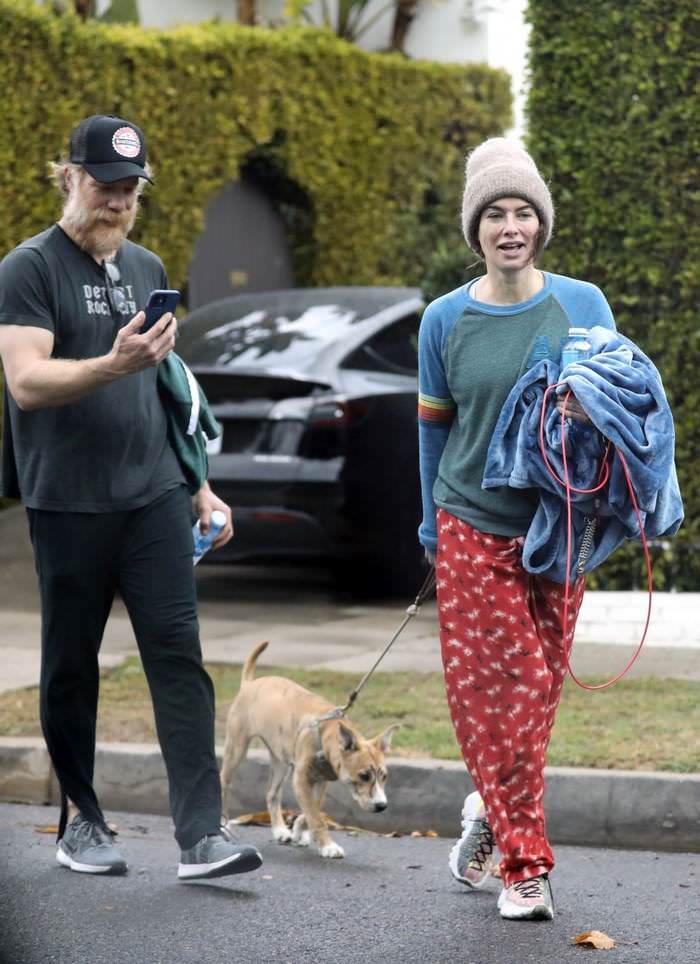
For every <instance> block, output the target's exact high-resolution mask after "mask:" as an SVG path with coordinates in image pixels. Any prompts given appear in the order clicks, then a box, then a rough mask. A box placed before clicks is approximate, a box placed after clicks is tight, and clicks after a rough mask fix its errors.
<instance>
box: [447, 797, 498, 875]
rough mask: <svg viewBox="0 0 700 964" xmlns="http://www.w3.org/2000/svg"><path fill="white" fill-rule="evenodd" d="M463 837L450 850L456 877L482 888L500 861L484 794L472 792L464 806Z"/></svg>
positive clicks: (453, 872) (451, 864)
mask: <svg viewBox="0 0 700 964" xmlns="http://www.w3.org/2000/svg"><path fill="white" fill-rule="evenodd" d="M462 831H463V832H462V836H461V837H460V838H459V840H458V841H457V843H456V844H455V845H454V847H453V848H452V850H451V851H450V858H449V867H450V870H451V871H452V876H453V877H455V878H456V879H457V880H459V881H460V882H461V883H462V884H466V885H467V887H472V888H474V889H475V890H479V889H480V888H481V887H483V886H484V884H485V883H486V881H487V880H488V877H489V874H490V873H491V871H492V870H493V868H494V867H495V866H496V864H497V863H498V861H499V859H500V858H499V855H498V850H497V849H496V844H495V842H494V839H493V832H492V830H491V826H490V824H489V822H488V820H487V819H486V810H485V809H484V802H483V800H482V799H481V797H480V795H479V794H478V793H476V791H475V792H474V793H470V794H469V795H468V796H467V798H466V799H465V801H464V806H463V807H462Z"/></svg>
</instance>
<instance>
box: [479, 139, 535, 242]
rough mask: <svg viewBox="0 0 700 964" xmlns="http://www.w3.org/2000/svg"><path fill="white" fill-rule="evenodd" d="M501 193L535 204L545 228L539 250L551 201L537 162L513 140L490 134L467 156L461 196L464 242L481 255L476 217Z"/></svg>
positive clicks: (500, 195)
mask: <svg viewBox="0 0 700 964" xmlns="http://www.w3.org/2000/svg"><path fill="white" fill-rule="evenodd" d="M502 197H521V198H523V199H524V200H525V201H529V203H530V204H532V206H533V207H534V208H535V210H536V211H537V214H538V216H539V219H540V222H541V224H542V226H543V228H544V230H543V232H542V241H541V243H540V248H539V250H538V252H537V253H538V254H540V252H541V251H542V249H543V248H545V247H546V246H547V244H548V243H549V239H550V238H551V236H552V226H553V224H554V205H553V204H552V198H551V195H550V193H549V189H548V188H547V185H546V184H545V183H544V181H543V180H542V177H541V176H540V172H539V171H538V170H537V165H536V164H535V162H534V161H533V159H532V158H531V157H530V155H529V154H528V153H527V151H526V150H524V148H522V147H521V146H520V145H519V144H518V143H517V142H516V141H512V140H508V139H507V138H505V137H491V138H490V139H489V140H487V141H484V142H483V144H480V145H479V146H478V147H477V148H475V149H474V150H473V151H472V152H471V154H470V155H469V157H468V158H467V176H466V182H465V185H464V197H463V200H462V230H463V231H464V237H465V238H466V239H467V244H468V245H469V247H470V248H471V249H472V251H474V253H475V254H478V255H479V256H481V249H480V248H479V219H480V217H481V212H482V211H483V210H484V208H485V207H486V206H487V205H489V204H491V203H492V202H493V201H496V200H498V198H502Z"/></svg>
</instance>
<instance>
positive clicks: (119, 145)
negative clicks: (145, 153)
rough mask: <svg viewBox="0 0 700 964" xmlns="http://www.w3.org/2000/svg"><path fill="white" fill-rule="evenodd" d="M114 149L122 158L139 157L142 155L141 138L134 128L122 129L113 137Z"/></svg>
mask: <svg viewBox="0 0 700 964" xmlns="http://www.w3.org/2000/svg"><path fill="white" fill-rule="evenodd" d="M112 147H113V148H114V150H115V151H116V152H117V154H121V156H122V157H137V156H138V155H139V154H140V153H141V138H140V137H139V135H138V134H137V133H136V131H135V130H134V129H133V128H132V127H120V128H119V130H116V131H115V132H114V134H113V136H112Z"/></svg>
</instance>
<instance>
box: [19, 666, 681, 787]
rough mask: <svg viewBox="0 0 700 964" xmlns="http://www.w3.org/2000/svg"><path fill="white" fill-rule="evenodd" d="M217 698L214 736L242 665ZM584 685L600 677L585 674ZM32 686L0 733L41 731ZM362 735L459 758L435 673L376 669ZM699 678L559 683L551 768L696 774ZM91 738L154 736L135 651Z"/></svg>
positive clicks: (105, 683)
mask: <svg viewBox="0 0 700 964" xmlns="http://www.w3.org/2000/svg"><path fill="white" fill-rule="evenodd" d="M207 668H208V670H209V672H210V674H211V676H212V679H213V680H214V685H215V687H216V695H217V741H218V742H223V737H224V725H225V719H226V710H227V708H228V705H229V703H230V702H231V700H232V699H233V697H234V696H235V694H236V691H237V689H238V682H239V678H240V667H239V666H223V665H217V664H213V665H209V666H208V667H207ZM264 674H279V675H283V676H289V677H290V678H292V679H294V680H296V681H297V682H298V683H300V684H301V685H302V686H306V687H308V688H309V689H311V690H314V691H315V692H317V693H320V694H323V695H324V696H325V697H326V698H327V699H328V700H329V701H330V702H332V703H334V704H338V705H340V704H343V703H345V702H346V701H347V697H348V695H349V693H350V691H351V690H352V687H353V686H355V685H356V683H357V682H358V679H359V677H358V676H357V675H356V674H353V673H337V672H329V671H327V670H308V669H306V670H305V669H296V668H295V669H289V668H274V669H268V668H265V669H264V670H260V671H259V673H258V675H264ZM586 682H600V680H594V679H590V678H586ZM37 706H38V695H37V689H36V688H31V689H24V690H16V691H14V692H11V693H4V694H0V736H40V735H41V730H40V727H39V722H38V709H37ZM350 716H351V718H352V719H353V720H354V721H355V723H357V725H358V726H359V727H360V729H361V730H362V732H363V733H364V734H365V735H366V736H374V735H375V734H376V733H378V732H379V731H380V730H382V729H383V728H384V727H385V726H387V725H388V724H389V723H401V728H400V729H399V730H398V731H397V733H396V734H395V735H394V743H393V749H392V752H393V753H395V754H396V755H400V756H432V757H437V758H441V759H445V760H457V759H460V755H459V751H458V749H457V746H456V743H455V740H454V736H453V733H452V726H451V723H450V719H449V715H448V712H447V707H446V702H445V694H444V689H443V683H442V676H441V674H439V673H417V672H402V673H399V672H396V673H382V672H377V673H375V674H374V675H373V676H372V678H371V680H370V681H369V683H368V684H367V685H366V686H365V687H364V689H363V690H362V693H361V694H360V696H359V697H358V700H357V703H356V704H355V706H354V707H353V710H352V712H351V713H350ZM699 732H700V683H698V682H683V681H678V680H668V679H656V678H639V679H630V680H622V681H621V682H619V683H617V684H616V685H615V686H613V687H611V688H610V689H607V690H604V691H601V692H596V693H590V692H586V691H584V690H581V689H580V688H579V687H578V686H576V685H575V683H573V682H572V681H571V680H567V683H566V685H565V687H564V694H563V697H562V701H561V705H560V708H559V714H558V717H557V723H556V726H555V728H554V735H553V737H552V742H551V745H550V751H549V757H548V761H547V762H548V763H549V764H550V765H551V766H584V767H600V768H604V769H609V768H612V769H630V770H669V771H672V772H675V773H696V772H700V740H698V733H699ZM98 739H100V740H105V741H110V740H124V741H135V742H152V741H155V739H156V736H155V729H154V726H153V714H152V711H151V704H150V698H149V695H148V688H147V686H146V680H145V677H144V675H143V672H142V670H141V664H140V662H139V661H138V659H136V658H132V659H129V660H127V661H126V662H125V663H124V664H122V665H121V666H119V667H118V668H116V669H113V670H108V671H105V672H104V673H103V676H102V682H101V689H100V716H99V721H98Z"/></svg>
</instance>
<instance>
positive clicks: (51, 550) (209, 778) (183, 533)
mask: <svg viewBox="0 0 700 964" xmlns="http://www.w3.org/2000/svg"><path fill="white" fill-rule="evenodd" d="M191 513H192V510H191V502H190V498H189V495H188V493H187V490H186V489H185V487H184V486H180V487H179V488H176V489H172V490H170V491H169V492H166V493H165V494H164V495H162V496H160V497H159V498H158V499H156V500H155V501H153V502H151V503H150V504H149V505H146V506H144V507H143V508H140V509H132V510H129V511H125V512H110V513H83V512H80V513H78V512H49V511H46V510H43V509H28V510H27V514H28V516H29V529H30V533H31V538H32V543H33V546H34V556H35V560H36V568H37V572H38V575H39V587H40V591H41V608H42V660H41V688H40V701H41V702H40V708H41V724H42V728H43V731H44V737H45V739H46V744H47V746H48V749H49V754H50V756H51V760H52V763H53V766H54V769H55V771H56V775H57V777H58V780H59V782H60V784H61V787H62V789H63V790H64V792H65V793H66V794H67V795H68V797H70V799H71V800H72V801H73V803H74V804H75V805H76V806H77V807H78V809H79V810H80V811H81V813H83V814H84V815H85V816H86V817H88V818H90V819H92V820H95V821H98V822H103V820H104V818H103V816H102V812H101V810H100V806H99V804H98V801H97V797H96V795H95V791H94V789H93V785H92V784H93V774H94V764H95V723H96V716H97V697H98V688H99V670H98V663H97V654H98V652H99V648H100V643H101V642H102V635H103V632H104V628H105V624H106V622H107V617H108V615H109V611H110V609H111V606H112V601H113V599H114V595H115V592H116V591H117V590H118V591H119V593H120V594H121V596H122V599H123V600H124V603H125V605H126V608H127V611H128V613H129V617H130V619H131V624H132V626H133V629H134V634H135V636H136V640H137V643H138V647H139V651H140V653H141V659H142V662H143V666H144V670H145V672H146V677H147V679H148V685H149V687H150V690H151V698H152V700H153V708H154V712H155V720H156V728H157V731H158V739H159V741H160V745H161V749H162V751H163V758H164V760H165V765H166V768H167V772H168V780H169V786H170V808H171V812H172V815H173V820H174V822H175V837H176V839H177V841H178V843H179V845H180V847H181V848H182V849H187V848H189V847H191V846H193V845H194V844H195V843H196V842H197V841H198V840H199V839H200V838H201V837H203V836H204V835H205V834H212V833H217V832H218V829H219V824H220V819H221V791H220V785H219V775H218V768H217V763H216V755H215V750H214V688H213V686H212V682H211V680H210V679H209V676H208V675H207V673H206V671H205V669H204V667H203V664H202V651H201V647H200V642H199V624H198V621H197V601H196V591H195V581H194V573H193V566H192V529H191V525H192V522H191Z"/></svg>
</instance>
